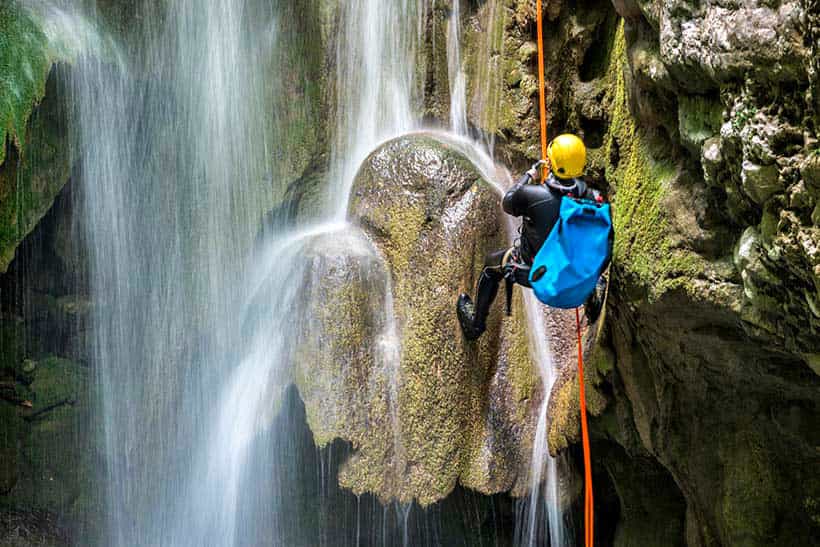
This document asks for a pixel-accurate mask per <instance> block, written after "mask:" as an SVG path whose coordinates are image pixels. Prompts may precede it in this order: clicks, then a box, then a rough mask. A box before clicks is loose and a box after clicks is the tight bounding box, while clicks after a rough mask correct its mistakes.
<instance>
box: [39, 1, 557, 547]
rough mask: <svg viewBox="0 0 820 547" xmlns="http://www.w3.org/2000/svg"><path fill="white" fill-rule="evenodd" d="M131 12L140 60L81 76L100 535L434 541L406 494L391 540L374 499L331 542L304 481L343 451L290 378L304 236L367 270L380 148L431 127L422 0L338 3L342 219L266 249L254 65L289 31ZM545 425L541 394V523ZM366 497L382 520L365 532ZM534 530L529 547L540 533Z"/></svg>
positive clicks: (460, 98) (246, 17)
mask: <svg viewBox="0 0 820 547" xmlns="http://www.w3.org/2000/svg"><path fill="white" fill-rule="evenodd" d="M58 3H59V2H55V4H58ZM71 4H72V2H68V1H67V2H65V5H66V6H67V7H71ZM139 9H142V10H144V11H145V14H144V15H145V17H144V19H145V20H148V21H162V24H161V25H160V26H157V27H151V26H148V27H147V28H146V29H145V32H144V33H142V34H141V35H140V36H139V39H138V40H137V45H134V46H132V48H131V49H130V50H128V51H126V52H124V53H123V55H122V59H127V61H121V62H119V63H111V62H108V61H102V60H101V58H100V57H99V56H96V57H92V56H88V57H83V58H80V59H79V60H78V62H77V67H76V69H75V70H74V77H73V79H74V84H75V97H74V99H75V100H76V101H77V104H78V108H77V112H76V113H77V116H76V120H77V127H78V132H79V141H78V142H79V145H78V147H79V150H80V153H81V157H82V162H81V166H82V168H81V173H80V179H81V180H82V185H83V195H84V196H85V203H84V206H85V208H86V211H85V214H84V215H83V216H84V218H86V219H88V222H87V224H86V226H85V232H86V237H87V240H88V242H89V246H90V260H91V273H92V278H91V285H92V291H93V297H94V301H95V302H96V303H97V305H96V307H95V309H94V317H93V321H94V339H93V359H94V362H95V369H96V370H97V371H98V376H99V378H98V386H99V404H100V408H99V415H100V416H103V417H104V420H105V422H104V424H103V428H102V429H103V431H102V435H103V438H104V443H105V446H106V466H105V469H106V477H105V485H106V492H105V497H106V499H107V501H108V509H107V515H108V523H107V527H106V528H107V530H106V532H105V533H104V534H103V535H102V536H101V537H100V538H97V542H98V543H99V544H102V545H174V546H188V545H190V546H199V545H219V546H230V545H259V544H273V545H316V544H333V543H345V542H348V543H354V542H355V544H360V542H361V541H362V538H363V537H368V533H369V543H373V542H375V541H376V540H377V538H378V539H379V540H380V541H381V542H383V543H385V544H387V543H391V538H393V540H394V541H396V542H403V543H404V544H405V545H406V544H408V543H409V542H410V538H411V535H419V536H421V537H426V538H428V539H429V541H430V542H431V543H435V542H436V541H439V542H440V541H441V539H440V536H439V534H440V533H441V531H440V530H439V529H438V528H437V526H438V525H437V524H436V523H435V520H431V521H424V524H423V525H421V528H420V529H417V530H415V531H413V533H412V534H411V530H410V528H409V527H410V526H412V525H411V524H410V522H411V521H412V520H413V519H411V509H412V508H411V507H410V506H406V507H403V508H401V507H393V508H392V509H390V510H391V511H394V512H395V518H396V523H395V524H396V525H397V526H396V529H397V530H399V532H398V533H397V534H396V533H395V532H393V531H390V530H388V525H387V522H388V518H389V517H388V511H389V509H388V508H381V506H380V505H378V502H376V501H375V500H364V501H362V500H359V501H358V502H357V506H356V515H355V518H356V522H357V527H356V531H355V537H346V539H337V540H334V539H332V538H329V537H328V535H327V533H326V532H325V531H323V523H321V522H316V520H317V519H316V517H314V516H311V515H313V514H314V513H316V512H318V511H319V508H318V507H317V506H316V505H315V503H314V501H306V500H308V499H310V500H313V498H316V497H318V498H322V497H324V498H325V499H326V500H330V499H332V497H333V496H334V494H332V493H328V492H325V491H322V492H312V491H310V488H311V487H310V486H309V485H310V484H312V483H311V481H310V480H309V479H308V478H307V477H306V476H305V474H306V473H307V474H310V473H311V472H312V469H314V468H313V467H311V464H315V469H319V470H320V473H321V477H320V480H319V484H320V485H321V488H322V489H324V488H325V485H326V484H327V483H328V482H329V481H330V480H333V477H332V475H333V473H334V471H333V469H334V466H338V463H334V462H331V459H332V458H333V456H334V449H333V447H331V448H330V449H327V450H325V451H323V452H322V453H321V454H320V455H318V456H317V454H316V453H315V452H314V453H313V455H312V456H311V453H310V452H306V448H305V444H306V443H305V442H303V441H304V435H303V433H302V432H300V431H301V430H300V429H299V427H303V426H297V425H295V424H294V423H293V422H298V421H300V420H301V421H304V418H301V419H300V418H298V417H295V418H294V417H293V413H294V411H293V410H292V408H293V407H294V406H295V407H298V404H295V403H294V400H295V397H293V396H292V390H290V389H289V388H288V385H289V384H290V383H291V382H292V366H293V360H294V355H293V351H294V344H295V343H296V341H298V340H300V336H303V335H304V333H303V332H302V331H300V330H299V326H300V325H302V323H300V321H293V318H294V317H295V316H297V315H298V312H297V310H298V309H300V308H303V307H304V305H305V299H306V298H309V297H308V296H306V294H305V288H306V287H309V286H311V283H310V282H308V283H306V284H302V281H304V280H305V279H308V278H311V276H315V275H316V271H315V269H314V268H315V266H316V264H315V262H312V261H310V260H307V259H306V256H308V255H309V254H310V253H309V250H310V248H311V246H313V245H315V242H316V241H317V240H318V239H329V238H330V239H333V238H338V239H339V241H340V242H341V244H342V245H343V248H344V252H345V253H347V255H349V256H353V257H357V259H358V260H360V261H363V262H365V263H367V262H368V261H371V262H372V261H374V260H376V259H377V257H376V254H375V252H374V250H373V249H372V248H370V247H368V246H367V245H365V244H364V243H362V242H361V241H360V239H358V238H357V236H356V235H355V234H352V235H351V233H350V230H351V229H350V228H349V227H347V226H345V225H344V223H343V222H341V220H342V219H343V218H344V216H345V214H346V209H347V197H348V193H349V190H350V186H351V185H352V182H353V178H354V176H355V174H356V171H357V170H358V168H359V165H360V164H361V162H362V161H363V160H364V158H365V157H366V156H367V154H369V153H370V152H371V151H372V150H373V149H374V148H375V147H376V146H377V145H378V144H379V143H380V142H381V141H383V140H385V139H386V138H388V137H391V136H395V135H399V134H402V133H406V132H408V131H410V130H412V129H415V128H418V127H419V124H420V117H419V115H418V112H419V111H420V101H421V95H422V89H421V83H422V82H421V79H420V78H418V77H417V74H418V73H419V72H423V71H422V70H421V69H420V64H419V61H418V59H417V56H418V50H419V47H420V44H421V41H422V39H423V32H424V31H425V26H426V23H425V18H426V17H427V12H428V9H429V7H428V5H427V1H426V0H396V1H395V2H383V1H381V0H354V1H352V2H349V3H345V4H344V5H343V6H341V7H340V9H341V23H340V30H341V32H340V34H339V36H338V41H337V50H336V62H337V63H336V68H337V71H338V74H337V75H336V76H337V77H336V93H337V106H336V127H335V131H334V132H333V136H334V137H333V142H332V147H331V161H330V168H329V181H330V184H329V190H330V192H331V194H330V196H331V197H330V199H329V200H328V202H329V203H330V204H332V205H330V206H328V207H327V208H326V218H327V219H328V220H329V221H330V222H328V223H325V224H320V225H318V226H317V227H314V228H310V229H307V230H300V231H297V232H289V233H287V234H281V233H280V234H274V237H272V239H271V240H270V241H266V242H263V243H262V244H261V245H260V247H259V248H258V249H254V246H253V242H254V239H255V237H256V235H257V233H258V229H259V224H260V217H261V216H262V214H263V212H264V209H265V208H266V207H267V206H269V204H271V202H272V199H271V191H272V189H271V188H270V187H269V183H268V182H266V179H267V178H268V177H267V176H266V173H270V172H276V169H275V167H273V166H271V165H269V164H268V163H269V160H268V157H267V153H266V151H267V150H269V149H271V148H272V147H275V146H276V142H275V140H274V139H275V135H273V136H272V135H271V133H270V131H269V128H270V127H275V126H276V123H275V121H272V120H271V119H269V118H270V117H271V113H269V112H266V105H265V104H263V99H262V98H263V97H264V96H265V92H266V88H265V82H264V78H263V77H262V75H260V74H258V73H257V70H256V69H257V67H259V66H266V61H267V60H269V59H262V58H261V56H263V55H268V54H270V52H268V53H265V48H270V47H271V44H274V45H275V44H277V43H278V42H277V40H276V39H275V38H272V36H271V34H272V33H275V32H276V24H275V22H276V13H275V11H276V4H275V3H274V5H271V3H269V2H264V1H262V0H258V1H256V0H238V1H237V0H207V1H197V0H169V1H168V2H166V3H164V5H163V8H162V11H161V12H160V11H156V10H158V9H159V8H158V7H156V5H155V4H154V3H149V4H147V5H146V6H143V7H140V8H139ZM460 17H461V15H460V3H459V1H458V0H456V2H455V4H454V8H453V13H452V15H451V18H450V21H449V23H448V61H449V68H450V77H451V99H452V101H453V102H452V105H451V124H452V131H453V132H454V133H456V134H457V135H460V136H461V137H465V136H466V135H467V134H468V128H467V121H466V94H465V81H464V71H463V67H462V66H461V59H460V57H461V56H460V44H459V42H460ZM260 44H263V45H265V47H259V46H260ZM274 47H275V46H274ZM115 57H116V55H115ZM102 58H105V56H103V57H102ZM274 117H275V116H274ZM274 133H275V131H274ZM458 142H459V146H460V147H461V148H462V149H463V151H464V152H465V153H466V154H467V155H468V157H471V159H472V160H473V161H474V162H476V163H477V165H478V166H479V167H480V168H481V169H484V170H486V171H487V172H486V173H485V175H487V178H488V179H489V180H494V179H496V178H497V177H496V176H495V173H494V172H493V173H490V170H493V169H494V166H493V164H492V161H491V160H490V159H489V157H488V156H487V155H486V154H484V153H483V150H482V149H481V148H480V147H479V146H478V145H475V144H474V143H472V142H469V141H468V140H467V139H464V138H462V139H461V140H458ZM282 230H284V228H282ZM340 249H341V248H340ZM324 252H330V253H331V254H332V253H333V252H341V250H339V249H337V250H336V251H333V250H332V249H330V250H328V249H325V250H324ZM372 269H373V270H374V271H376V270H378V268H376V267H375V266H374V267H373V268H372ZM368 282H369V283H371V284H372V286H373V292H374V293H378V294H380V295H382V298H381V300H379V301H378V306H375V305H374V306H371V308H369V309H368V310H367V313H368V314H370V315H372V317H373V318H375V319H374V320H375V321H376V322H377V323H378V324H379V325H381V335H380V336H379V337H378V339H377V345H378V348H377V350H376V351H377V354H378V356H379V362H380V366H381V370H382V374H383V375H385V376H387V377H388V378H389V379H390V382H389V385H388V387H387V391H388V393H387V394H386V395H387V400H388V401H389V405H390V412H391V420H392V426H393V428H394V431H395V432H396V437H395V439H396V440H395V443H396V445H395V446H394V453H395V454H396V455H397V457H400V453H401V446H400V444H401V441H400V437H399V435H398V432H399V430H400V427H399V426H400V414H399V412H398V407H397V404H396V400H397V398H398V386H399V378H398V374H399V369H398V364H399V359H400V345H399V338H398V332H397V330H398V329H397V325H396V324H395V317H394V312H393V310H392V295H391V291H392V289H391V285H390V278H389V275H384V274H378V275H375V274H374V276H373V277H372V278H369V281H368ZM313 284H314V285H315V284H316V280H315V279H314V280H313ZM527 314H528V318H529V321H530V324H531V325H534V328H533V336H534V340H535V348H536V349H537V350H538V351H537V352H536V354H537V355H538V362H539V364H540V365H541V373H542V377H543V380H544V388H545V393H549V388H550V387H551V382H552V380H551V375H550V374H551V368H550V366H551V360H550V357H549V350H548V347H547V346H544V345H543V344H542V343H541V342H543V341H544V340H545V333H544V332H542V331H543V327H541V329H540V330H539V328H538V324H539V322H540V319H539V317H537V315H538V314H537V312H536V311H535V307H534V301H531V299H528V300H527ZM302 326H303V325H302ZM542 346H543V347H542ZM297 414H298V409H297ZM545 430H546V401H545V402H544V407H543V408H542V409H541V414H540V417H539V425H538V432H539V433H538V434H537V435H536V443H535V448H534V452H533V472H532V480H533V494H532V497H531V501H530V513H531V517H530V518H529V521H528V522H529V523H530V525H532V523H534V522H535V520H536V512H537V511H536V509H535V508H536V507H537V506H538V499H539V490H538V486H539V485H540V483H541V480H540V479H541V477H542V474H541V473H542V471H541V468H540V466H539V465H538V464H539V462H546V464H545V465H546V471H545V472H546V474H547V477H546V484H547V491H548V494H547V502H546V503H547V506H548V507H550V508H556V507H557V494H555V492H556V489H557V487H558V481H557V479H555V478H554V475H553V474H554V469H555V466H554V462H553V461H552V460H551V459H549V458H548V455H547V453H546V449H545V446H546V442H545V437H546V436H545ZM308 444H309V443H308ZM307 450H312V448H309V449H307ZM325 457H327V462H326V460H325ZM338 459H339V458H338V457H336V460H338ZM300 461H302V462H305V464H304V465H303V466H299V465H298V462H300ZM536 468H537V470H536ZM306 485H307V486H306ZM294 492H296V494H294ZM294 496H295V498H294V499H291V498H293V497H294ZM550 496H552V497H550ZM319 503H320V504H321V503H330V502H329V501H324V502H323V501H321V500H320V502H319ZM364 507H370V513H371V516H370V517H367V519H369V521H370V522H379V523H381V526H382V529H381V530H380V531H377V530H371V531H369V532H367V531H366V532H364V533H362V531H361V530H360V529H359V527H358V523H359V521H360V517H361V518H365V517H362V516H361V515H362V514H363V513H364V511H365V509H364ZM376 507H378V508H379V509H376ZM334 509H335V508H334ZM345 510H346V509H345ZM378 511H381V515H380V516H373V515H374V514H375V513H376V512H378ZM391 518H392V517H391ZM559 521H560V515H558V516H555V515H553V511H552V510H551V511H550V535H551V542H552V545H562V544H563V543H562V539H561V535H560V534H561V533H560V529H559V528H558V525H557V524H554V523H556V522H559ZM431 523H432V524H431ZM532 526H533V527H532V532H530V533H529V536H528V537H529V538H530V540H529V541H528V543H527V544H533V538H534V537H535V536H534V534H538V533H540V530H541V528H539V527H537V526H535V525H532ZM346 533H347V531H346ZM436 538H438V540H436Z"/></svg>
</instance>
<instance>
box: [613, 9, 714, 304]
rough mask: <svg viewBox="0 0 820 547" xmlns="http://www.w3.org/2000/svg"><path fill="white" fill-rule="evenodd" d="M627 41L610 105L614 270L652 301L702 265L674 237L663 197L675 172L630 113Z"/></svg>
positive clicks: (617, 48) (616, 57)
mask: <svg viewBox="0 0 820 547" xmlns="http://www.w3.org/2000/svg"><path fill="white" fill-rule="evenodd" d="M626 63H627V59H626V40H625V38H624V30H623V24H621V26H620V27H619V28H618V30H617V34H616V37H615V44H614V47H613V52H612V59H611V62H610V68H609V72H608V75H607V78H608V79H609V86H608V90H609V91H608V93H607V97H606V101H607V103H608V106H609V108H610V112H611V123H610V129H609V133H608V134H607V137H606V141H605V150H606V153H605V157H606V158H608V160H607V170H606V174H607V180H608V181H609V182H610V184H612V186H613V187H614V189H615V197H614V200H613V203H614V212H613V215H614V224H615V234H616V236H615V250H614V255H615V256H614V263H615V267H616V268H617V269H618V270H619V271H620V272H621V273H624V274H626V275H628V276H631V277H634V278H635V280H636V281H638V282H639V283H640V284H641V285H643V286H644V287H645V288H647V289H648V291H649V294H650V297H653V296H658V295H660V294H662V293H663V292H664V291H666V290H668V289H670V288H672V287H675V286H679V285H681V284H683V283H685V280H686V279H692V278H694V277H696V276H697V274H698V272H699V270H700V268H701V264H700V262H699V258H698V256H697V255H695V254H694V253H690V252H688V251H686V250H683V249H679V248H675V246H674V245H673V243H672V241H671V239H670V237H669V235H668V234H669V220H668V216H667V212H666V204H665V203H664V199H663V198H664V196H665V195H666V194H667V192H668V189H669V186H670V184H671V182H672V181H673V180H674V178H675V177H676V174H677V173H676V168H675V166H674V165H673V164H671V163H670V162H668V161H666V160H659V159H656V158H654V157H653V155H652V154H651V153H650V151H649V143H648V139H647V137H646V135H644V134H643V133H642V132H641V131H640V130H639V129H638V127H637V124H636V122H635V120H634V118H633V117H632V114H631V113H630V111H629V98H628V96H627V86H626V81H625V76H624V69H625V68H626Z"/></svg>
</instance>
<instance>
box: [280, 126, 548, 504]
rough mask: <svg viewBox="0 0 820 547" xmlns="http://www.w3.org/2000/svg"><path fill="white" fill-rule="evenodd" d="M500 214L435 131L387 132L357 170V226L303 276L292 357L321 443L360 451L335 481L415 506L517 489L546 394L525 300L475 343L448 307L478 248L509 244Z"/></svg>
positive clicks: (470, 276) (481, 183)
mask: <svg viewBox="0 0 820 547" xmlns="http://www.w3.org/2000/svg"><path fill="white" fill-rule="evenodd" d="M499 212H500V211H499V208H498V193H497V190H496V189H495V188H493V187H492V186H491V184H490V183H489V182H488V181H486V180H484V179H483V178H482V176H481V175H480V174H479V172H478V171H477V170H476V168H475V167H474V166H473V165H472V164H471V163H470V162H469V161H468V160H467V159H466V157H465V156H463V155H462V153H461V152H459V151H458V150H457V149H456V148H454V147H453V145H449V144H447V143H444V142H440V141H437V140H435V139H434V138H432V137H431V136H427V135H415V136H408V137H403V138H399V139H397V140H393V141H390V142H389V143H387V144H385V145H383V146H381V147H380V148H379V149H377V150H376V151H375V152H373V154H371V156H370V157H369V158H368V159H367V160H366V161H365V163H364V165H363V166H362V168H361V170H360V172H359V174H358V176H357V179H356V182H355V184H354V187H353V193H352V197H351V204H350V209H349V214H350V216H351V219H352V220H353V221H354V223H355V224H356V225H358V226H360V227H361V229H362V231H363V235H360V236H342V235H336V236H334V239H338V238H340V237H353V239H352V240H350V242H348V243H346V244H343V245H342V246H341V247H339V246H338V244H337V243H338V242H336V243H333V244H332V245H331V247H332V248H336V249H337V251H335V252H331V251H330V249H331V247H328V245H320V247H319V248H317V252H318V258H317V259H316V260H315V261H314V266H315V268H314V273H313V274H311V276H310V277H311V279H309V280H307V281H308V282H307V283H306V286H307V287H308V288H309V292H310V293H311V294H314V293H315V297H316V298H309V299H308V300H309V301H311V302H313V303H314V304H313V305H312V307H311V308H310V309H312V310H314V312H315V314H308V317H312V319H311V320H310V321H308V324H307V325H306V328H305V332H307V333H308V336H307V338H306V343H305V344H303V345H302V346H300V347H301V349H300V351H299V357H298V358H297V361H298V363H299V368H298V373H297V379H296V383H297V385H298V386H299V389H300V393H301V394H302V397H303V398H304V400H305V404H306V411H307V416H308V422H309V424H310V426H311V429H312V430H313V432H314V435H315V438H316V440H317V442H319V443H320V444H324V443H326V442H329V441H331V440H332V439H334V438H342V439H345V440H347V441H349V442H351V443H352V444H353V447H354V449H355V450H356V452H355V454H354V455H353V456H352V457H351V458H350V459H349V461H347V462H346V463H345V464H344V465H343V466H342V469H341V471H340V476H339V481H340V483H341V485H342V486H344V487H346V488H349V489H351V490H353V491H354V492H356V493H364V492H371V493H375V494H377V495H378V496H379V497H380V498H381V499H383V500H391V499H397V500H400V501H402V502H409V501H411V500H416V501H418V502H419V503H420V504H422V505H428V504H430V503H433V502H435V501H439V500H441V499H443V498H445V497H446V496H448V495H449V494H450V493H451V492H452V491H453V489H454V488H455V486H456V484H457V483H458V482H460V483H461V484H463V485H464V486H467V487H469V488H472V489H474V490H478V491H480V492H484V493H497V492H507V491H510V490H516V491H518V492H522V491H524V490H525V488H526V480H527V477H526V470H527V468H528V465H529V457H530V452H531V442H532V439H531V437H532V433H533V432H532V427H533V423H534V419H533V411H534V409H537V405H536V403H537V401H538V400H540V398H541V396H542V395H543V394H540V393H539V391H540V382H539V381H538V377H537V373H536V371H535V368H534V365H533V362H532V360H531V358H530V356H529V353H528V347H529V346H528V342H527V335H526V330H525V328H524V325H523V323H524V318H523V308H522V306H521V302H520V300H519V299H518V298H516V300H515V305H514V310H515V311H514V314H513V316H512V317H510V318H503V317H502V314H501V313H500V312H501V309H500V308H501V307H502V306H500V305H498V306H496V309H495V310H494V311H493V313H492V315H491V317H490V321H489V325H488V327H489V328H488V335H487V336H484V337H482V338H481V340H480V341H479V342H476V343H469V342H466V341H465V340H464V339H463V338H462V336H461V332H460V327H459V326H458V323H457V320H456V316H455V313H454V306H455V297H456V295H457V294H458V293H459V291H460V290H461V291H469V292H472V288H473V286H474V284H475V280H476V277H477V274H478V272H479V271H480V269H481V267H482V264H483V257H484V254H485V253H486V252H488V251H490V250H494V249H497V248H503V247H504V246H505V243H506V237H507V236H506V234H505V233H504V230H503V229H502V225H501V222H500V216H499ZM364 237H366V238H367V240H369V241H370V243H367V244H362V243H361V242H359V243H357V242H356V241H357V238H358V239H361V238H364ZM367 246H370V248H371V249H372V250H371V251H370V253H362V252H355V249H357V248H359V249H361V248H367ZM321 249H324V251H322V250H321ZM339 249H341V250H339ZM340 253H341V254H340ZM371 253H373V254H371ZM390 317H393V318H394V319H395V325H393V326H392V329H393V331H392V333H393V334H392V335H391V331H390V328H391V324H390V321H389V318H390ZM310 333H314V334H315V335H311V334H310ZM391 336H393V337H392V338H391Z"/></svg>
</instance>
